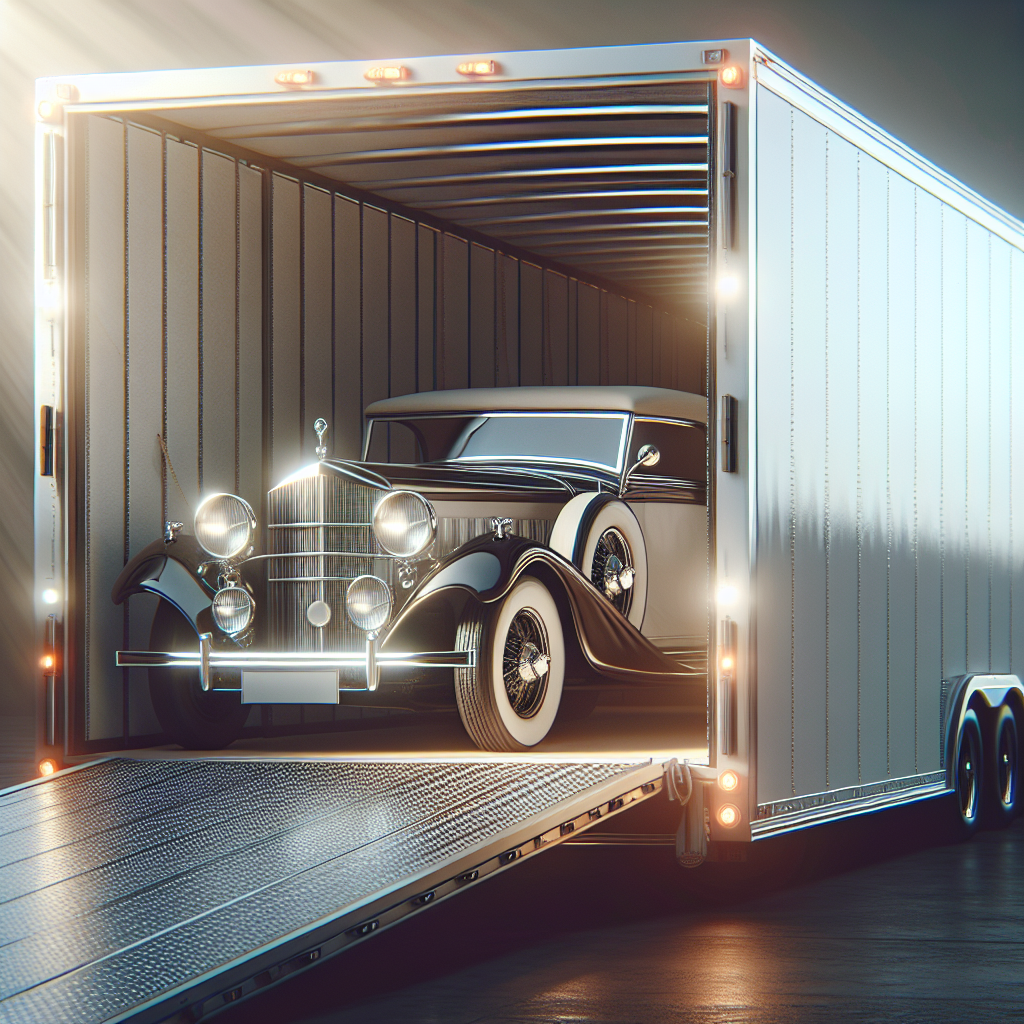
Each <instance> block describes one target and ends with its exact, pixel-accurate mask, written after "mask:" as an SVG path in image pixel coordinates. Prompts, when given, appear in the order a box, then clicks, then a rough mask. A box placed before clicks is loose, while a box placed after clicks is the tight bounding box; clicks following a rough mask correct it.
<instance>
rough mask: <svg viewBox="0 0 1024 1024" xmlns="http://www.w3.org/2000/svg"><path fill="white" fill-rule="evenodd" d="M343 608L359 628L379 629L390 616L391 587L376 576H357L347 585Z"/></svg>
mask: <svg viewBox="0 0 1024 1024" xmlns="http://www.w3.org/2000/svg"><path fill="white" fill-rule="evenodd" d="M345 610H346V611H347V612H348V617H349V618H350V619H351V620H352V621H353V622H354V623H355V625H356V626H358V627H359V629H363V630H366V632H367V633H369V632H371V631H372V630H376V629H380V628H381V627H382V626H386V625H387V622H388V619H390V618H391V588H390V587H389V586H388V585H387V584H386V583H385V582H384V581H383V580H382V579H378V578H377V577H376V576H357V577H356V578H355V579H354V580H353V581H352V582H351V583H350V584H349V585H348V592H347V593H346V594H345Z"/></svg>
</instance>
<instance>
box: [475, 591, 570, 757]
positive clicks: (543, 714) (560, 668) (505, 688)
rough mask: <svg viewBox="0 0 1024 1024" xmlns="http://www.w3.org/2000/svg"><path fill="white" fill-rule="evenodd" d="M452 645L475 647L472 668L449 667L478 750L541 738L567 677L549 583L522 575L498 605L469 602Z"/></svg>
mask: <svg viewBox="0 0 1024 1024" xmlns="http://www.w3.org/2000/svg"><path fill="white" fill-rule="evenodd" d="M455 646H456V649H457V650H460V651H470V650H475V651H476V652H477V657H476V665H474V666H473V667H472V668H457V669H455V700H456V703H457V704H458V708H459V716H460V717H461V719H462V724H463V725H464V726H465V728H466V732H467V733H469V737H470V739H471V740H472V741H473V742H474V743H475V744H476V745H477V746H478V747H480V748H481V749H482V750H494V751H506V752H510V753H512V752H515V751H519V750H529V749H530V748H531V747H534V746H536V745H537V744H538V743H540V742H541V740H543V739H544V737H545V736H546V735H547V734H548V732H549V730H550V729H551V726H552V725H553V724H554V721H555V716H556V715H557V713H558V705H559V702H560V701H561V697H562V683H563V682H564V679H565V639H564V637H563V635H562V623H561V619H560V618H559V615H558V607H557V605H556V604H555V601H554V598H553V597H552V596H551V594H550V593H549V592H548V589H547V587H545V586H544V584H543V583H541V582H540V581H539V580H536V579H534V578H533V577H530V576H526V577H523V578H522V579H521V580H519V582H518V583H516V585H515V586H514V587H513V588H512V589H511V590H510V591H509V592H508V594H506V595H505V597H504V599H503V600H501V601H500V602H498V603H497V605H496V606H482V605H479V604H477V603H476V602H471V603H470V604H469V605H468V606H467V608H466V612H465V614H464V616H463V619H462V621H461V622H460V623H459V628H458V630H457V631H456V635H455ZM538 659H546V661H544V660H540V661H538ZM537 665H539V666H540V668H541V670H540V671H539V672H538V671H536V668H535V666H537ZM524 672H530V673H531V675H530V677H527V676H524V674H523V673H524Z"/></svg>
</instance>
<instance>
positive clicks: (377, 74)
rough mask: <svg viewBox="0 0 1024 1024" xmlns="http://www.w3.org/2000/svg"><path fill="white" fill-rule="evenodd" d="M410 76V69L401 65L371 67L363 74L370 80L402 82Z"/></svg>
mask: <svg viewBox="0 0 1024 1024" xmlns="http://www.w3.org/2000/svg"><path fill="white" fill-rule="evenodd" d="M408 77H409V69H408V68H406V67H402V66H401V65H398V66H383V65H381V66H378V67H373V68H369V69H368V70H367V71H366V73H365V74H364V75H363V78H365V79H367V81H370V82H401V81H403V80H404V79H406V78H408Z"/></svg>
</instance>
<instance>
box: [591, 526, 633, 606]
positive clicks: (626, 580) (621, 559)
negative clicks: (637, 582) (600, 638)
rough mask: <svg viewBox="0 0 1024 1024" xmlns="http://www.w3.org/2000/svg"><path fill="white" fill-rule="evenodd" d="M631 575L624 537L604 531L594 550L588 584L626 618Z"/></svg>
mask: <svg viewBox="0 0 1024 1024" xmlns="http://www.w3.org/2000/svg"><path fill="white" fill-rule="evenodd" d="M635 576H636V567H635V565H634V559H633V552H632V551H631V550H630V547H629V543H628V542H627V541H626V538H625V537H623V535H622V534H621V533H620V532H619V531H618V530H617V529H615V528H614V527H612V528H611V529H608V530H605V531H604V532H603V533H602V534H601V535H600V537H598V539H597V544H596V546H595V547H594V560H593V563H592V565H591V569H590V582H591V583H593V584H594V586H595V587H597V589H598V590H600V591H601V592H602V593H603V594H604V596H605V597H607V598H608V600H609V601H611V603H612V604H613V605H614V606H615V607H616V609H618V611H620V612H621V613H622V614H623V615H625V616H626V617H627V618H628V617H629V609H630V608H631V607H632V604H633V581H634V578H635Z"/></svg>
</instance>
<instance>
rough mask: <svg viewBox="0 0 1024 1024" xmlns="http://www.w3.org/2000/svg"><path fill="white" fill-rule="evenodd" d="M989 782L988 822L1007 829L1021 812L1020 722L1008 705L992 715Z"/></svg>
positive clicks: (988, 745) (986, 816) (987, 746)
mask: <svg viewBox="0 0 1024 1024" xmlns="http://www.w3.org/2000/svg"><path fill="white" fill-rule="evenodd" d="M986 739H987V740H988V742H987V743H986V744H985V750H986V753H987V754H988V765H987V767H988V771H989V773H990V781H989V783H988V786H987V788H986V790H985V797H986V807H985V823H986V824H987V825H989V826H991V827H993V828H1005V827H1006V826H1007V825H1009V824H1010V823H1011V822H1012V821H1013V819H1014V818H1015V817H1016V816H1017V814H1018V813H1019V812H1020V807H1021V800H1020V783H1021V778H1020V723H1019V722H1018V721H1017V716H1016V715H1015V714H1014V713H1013V708H1011V707H1008V706H1007V705H1006V704H1003V705H1001V706H1000V707H998V708H996V709H995V710H994V711H993V713H992V718H991V724H990V728H989V730H988V736H987V737H986Z"/></svg>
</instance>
